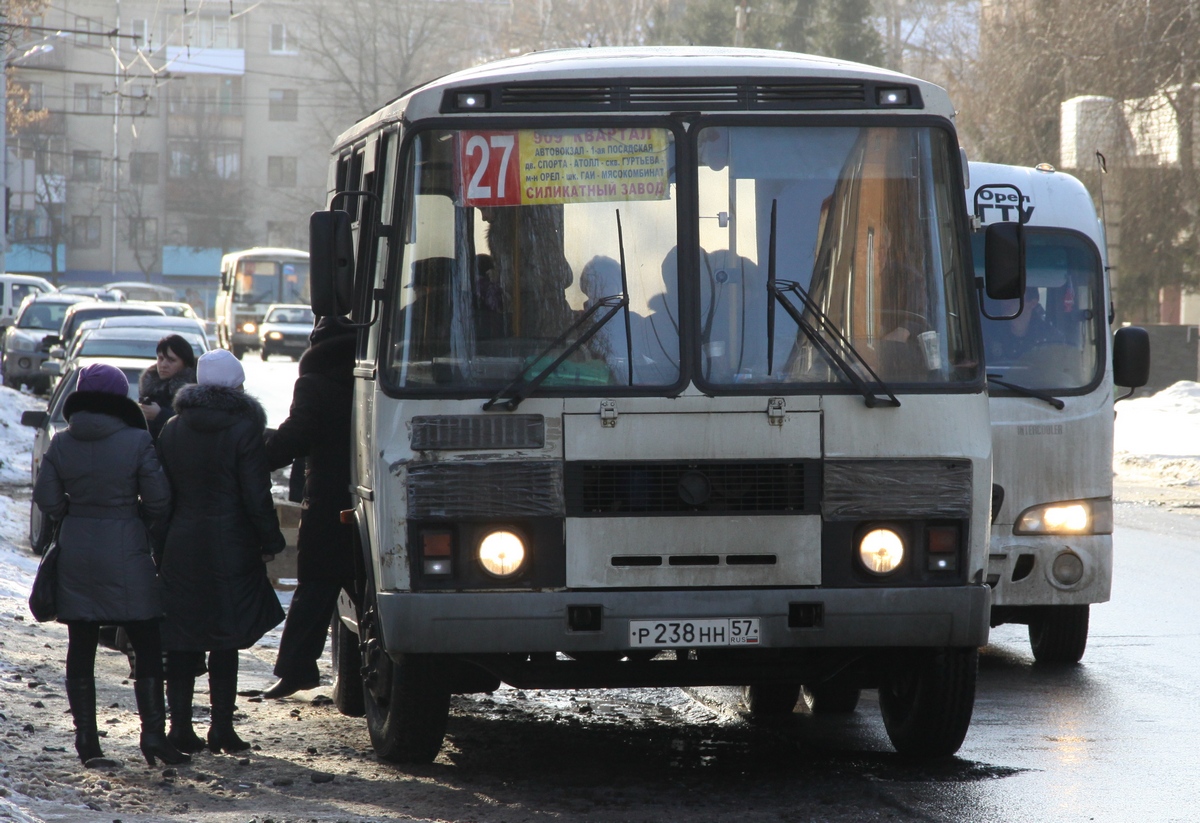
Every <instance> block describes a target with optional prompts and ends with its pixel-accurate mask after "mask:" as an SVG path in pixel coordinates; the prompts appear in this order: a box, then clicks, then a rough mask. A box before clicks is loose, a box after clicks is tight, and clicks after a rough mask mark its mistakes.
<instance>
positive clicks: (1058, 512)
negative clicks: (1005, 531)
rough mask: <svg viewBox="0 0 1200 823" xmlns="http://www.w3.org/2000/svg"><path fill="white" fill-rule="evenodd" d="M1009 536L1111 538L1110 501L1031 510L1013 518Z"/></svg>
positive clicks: (1065, 503)
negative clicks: (1011, 534) (1054, 535)
mask: <svg viewBox="0 0 1200 823" xmlns="http://www.w3.org/2000/svg"><path fill="white" fill-rule="evenodd" d="M1013 534H1112V500H1111V499H1109V498H1096V499H1092V500H1064V501H1062V502H1059V503H1043V504H1042V505H1040V506H1031V507H1029V508H1028V509H1026V510H1025V511H1023V512H1021V515H1020V516H1019V517H1018V518H1017V522H1016V523H1015V524H1014V525H1013Z"/></svg>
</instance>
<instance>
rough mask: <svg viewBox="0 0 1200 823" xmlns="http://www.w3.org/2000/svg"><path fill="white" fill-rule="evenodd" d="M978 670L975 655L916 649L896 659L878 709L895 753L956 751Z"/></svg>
mask: <svg viewBox="0 0 1200 823" xmlns="http://www.w3.org/2000/svg"><path fill="white" fill-rule="evenodd" d="M978 667H979V650H978V649H914V650H912V651H911V652H910V653H907V654H905V655H904V656H903V657H898V658H897V659H896V661H895V663H894V664H893V665H892V666H890V667H889V668H888V670H887V672H886V673H885V674H884V677H883V682H882V683H880V685H879V708H880V711H881V713H882V714H883V727H884V729H885V730H886V731H887V735H888V738H889V739H891V741H892V745H893V746H895V747H896V751H897V752H899V753H900V754H904V755H911V756H914V757H948V756H950V755H952V754H954V753H955V752H956V751H958V748H959V746H961V745H962V742H963V738H965V737H966V736H967V727H968V726H970V725H971V712H972V710H973V709H974V707H975V676H976V673H977V670H978Z"/></svg>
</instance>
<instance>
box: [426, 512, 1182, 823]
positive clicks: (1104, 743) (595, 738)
mask: <svg viewBox="0 0 1200 823" xmlns="http://www.w3.org/2000/svg"><path fill="white" fill-rule="evenodd" d="M1198 534H1200V517H1197V516H1194V515H1189V514H1185V513H1181V512H1180V510H1178V509H1177V510H1175V511H1167V510H1163V509H1155V508H1152V507H1147V506H1133V505H1126V504H1119V505H1118V507H1117V532H1116V534H1115V538H1114V543H1115V545H1116V547H1117V549H1116V555H1117V560H1116V569H1115V574H1114V585H1113V599H1112V601H1111V602H1110V603H1107V604H1103V605H1099V606H1094V607H1093V609H1092V622H1091V635H1090V641H1089V645H1088V651H1087V654H1086V655H1085V657H1084V659H1083V662H1082V663H1081V664H1080V665H1078V666H1071V667H1065V668H1053V667H1043V666H1039V665H1035V664H1034V662H1033V657H1032V655H1031V653H1030V651H1029V644H1028V638H1027V635H1026V629H1025V627H1024V626H1002V627H999V628H997V629H994V630H993V632H992V642H991V643H990V644H989V646H988V647H987V648H986V649H985V650H984V651H983V654H982V656H981V661H980V674H979V687H978V694H977V701H976V705H975V714H974V720H973V722H972V726H971V730H970V732H969V733H968V736H967V739H966V742H965V744H964V745H963V747H962V749H961V750H960V752H959V755H958V757H956V758H951V759H948V760H943V761H937V762H925V763H922V762H912V761H906V760H904V759H902V758H900V757H899V756H898V755H896V754H895V753H894V752H893V751H892V749H891V746H890V744H889V743H888V740H887V736H886V734H885V732H884V730H883V724H882V721H881V720H880V717H879V706H878V701H877V699H876V695H875V693H874V692H864V694H863V699H862V701H861V703H860V704H859V708H858V710H857V711H856V712H855V713H854V714H853V715H851V716H850V717H848V718H837V717H820V718H817V717H812V716H809V715H806V714H802V713H799V712H797V713H796V714H794V715H793V716H791V717H789V718H786V719H784V720H782V721H772V722H768V723H755V722H750V721H748V720H747V719H746V718H744V717H741V716H739V715H738V714H737V712H736V711H735V710H734V709H733V708H732V706H733V703H734V702H735V701H736V694H735V691H734V690H732V689H730V690H724V691H722V690H711V689H710V690H702V691H701V692H700V693H699V694H698V697H699V698H700V700H701V701H702V702H703V703H704V704H705V705H706V706H708V707H709V708H711V709H713V710H714V711H715V712H716V714H715V715H714V714H713V713H710V712H709V711H706V710H705V708H704V707H703V706H701V705H700V703H697V702H693V703H691V704H690V706H689V705H688V699H687V698H686V697H683V695H682V693H680V692H678V691H677V690H637V691H632V692H576V693H568V692H545V693H537V694H530V695H528V696H526V695H524V694H523V693H519V692H516V691H515V690H507V689H505V690H501V691H500V692H497V693H496V694H495V695H493V696H492V697H490V698H482V697H478V698H477V697H472V698H459V699H456V709H455V716H454V717H453V718H452V719H451V723H450V729H449V737H448V743H449V746H448V748H447V749H446V750H445V751H444V752H443V758H441V759H440V763H441V764H446V765H449V768H445V765H443V766H442V767H438V766H435V767H434V770H435V772H437V773H438V774H439V776H440V777H441V779H443V780H446V781H447V782H449V783H450V784H452V785H456V786H457V787H458V788H460V789H467V790H474V791H483V792H485V793H487V794H489V795H490V796H492V797H494V798H496V799H497V800H500V801H501V802H514V803H518V804H521V805H525V806H526V808H538V807H539V806H541V808H542V811H543V812H545V811H548V809H547V808H546V806H544V805H542V801H544V800H548V799H549V798H547V797H546V795H545V792H546V789H547V783H546V781H547V780H549V781H551V783H552V784H553V785H554V787H555V788H554V789H553V790H552V792H551V793H552V795H553V797H554V800H553V801H552V803H551V805H552V806H553V807H556V811H557V812H558V816H560V817H561V819H567V820H618V819H619V820H665V819H688V820H689V821H725V820H737V821H747V820H804V821H809V820H823V821H838V822H839V823H841V821H857V820H892V821H898V820H918V821H963V822H964V823H969V822H971V821H979V823H1008V822H1009V821H1011V822H1012V823H1017V822H1018V821H1020V822H1021V823H1025V822H1026V821H1047V823H1049V822H1050V821H1054V822H1055V823H1057V821H1112V823H1118V822H1120V823H1126V822H1127V821H1140V822H1144V823H1158V821H1200V782H1198V781H1197V776H1198V775H1200V746H1198V745H1197V739H1198V737H1200V700H1197V697H1196V692H1197V681H1198V680H1200V603H1198V600H1200V598H1198V596H1197V592H1196V586H1195V585H1194V583H1193V582H1192V580H1193V578H1194V576H1195V574H1194V572H1195V569H1196V566H1197V564H1198V563H1200V540H1198V539H1197V535H1198ZM681 699H682V702H680V700H681ZM667 703H669V704H671V706H672V709H671V710H670V711H668V708H667V705H664V704H667ZM672 713H673V715H674V716H673V718H671V719H667V717H666V716H667V715H671V714H672ZM550 715H553V720H551V716H550ZM522 721H527V722H522ZM560 804H566V807H565V809H564V808H563V806H562V805H560ZM564 812H565V813H564ZM664 815H665V816H664Z"/></svg>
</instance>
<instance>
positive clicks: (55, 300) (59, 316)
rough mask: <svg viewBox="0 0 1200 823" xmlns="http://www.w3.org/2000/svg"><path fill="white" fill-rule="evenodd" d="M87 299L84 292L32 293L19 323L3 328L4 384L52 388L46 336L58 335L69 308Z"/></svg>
mask: <svg viewBox="0 0 1200 823" xmlns="http://www.w3.org/2000/svg"><path fill="white" fill-rule="evenodd" d="M86 299H87V298H85V297H83V296H81V295H72V294H62V293H61V292H57V293H56V292H51V293H49V294H31V295H29V296H28V297H26V298H25V300H24V301H22V303H21V309H20V312H19V313H18V314H17V318H16V322H15V323H13V324H12V325H11V326H9V327H8V328H7V329H5V330H4V338H3V341H4V342H3V349H4V360H3V363H4V366H3V368H4V385H6V386H8V387H9V388H13V389H17V388H20V387H21V386H22V385H26V386H29V387H30V388H32V389H33V390H34V391H35V392H39V393H41V392H44V391H46V389H48V388H50V377H49V375H46V374H43V373H42V370H41V368H42V362H43V361H44V360H45V359H46V351H45V348H44V347H43V346H42V342H43V340H45V338H46V336H47V335H57V334H58V332H59V330H60V329H61V328H62V324H63V318H64V316H65V315H66V313H67V308H68V307H69V306H71V305H72V304H74V303H79V302H82V301H84V300H86Z"/></svg>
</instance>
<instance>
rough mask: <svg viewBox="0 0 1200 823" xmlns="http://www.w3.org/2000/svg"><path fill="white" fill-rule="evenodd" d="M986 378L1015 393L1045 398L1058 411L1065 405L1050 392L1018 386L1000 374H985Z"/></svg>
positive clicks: (1040, 398) (1039, 398)
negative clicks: (1002, 378)
mask: <svg viewBox="0 0 1200 823" xmlns="http://www.w3.org/2000/svg"><path fill="white" fill-rule="evenodd" d="M987 379H988V382H989V383H995V384H996V385H997V386H1003V387H1004V388H1006V389H1008V390H1009V391H1015V392H1016V393H1017V394H1023V395H1025V396H1026V397H1036V398H1037V399H1038V400H1045V401H1046V402H1047V403H1049V404H1050V405H1051V406H1053V407H1054V408H1056V409H1058V410H1059V411H1062V410H1063V409H1065V408H1066V407H1067V404H1066V403H1064V402H1063V401H1061V400H1059V399H1058V398H1057V397H1055V396H1054V395H1052V394H1050V393H1049V392H1044V391H1039V390H1037V389H1031V388H1029V387H1028V386H1018V385H1017V384H1016V383H1009V382H1008V381H1007V380H1001V379H1000V375H998V374H989V375H988V376H987Z"/></svg>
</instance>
